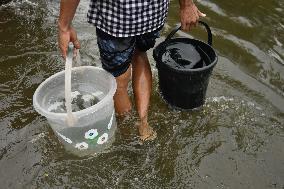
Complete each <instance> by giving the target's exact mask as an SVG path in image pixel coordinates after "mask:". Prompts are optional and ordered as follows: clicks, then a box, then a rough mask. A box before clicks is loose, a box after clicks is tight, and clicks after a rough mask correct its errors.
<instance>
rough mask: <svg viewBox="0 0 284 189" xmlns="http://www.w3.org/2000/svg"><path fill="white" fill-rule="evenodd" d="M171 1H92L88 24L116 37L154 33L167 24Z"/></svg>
mask: <svg viewBox="0 0 284 189" xmlns="http://www.w3.org/2000/svg"><path fill="white" fill-rule="evenodd" d="M168 6H169V0H91V2H90V7H89V11H88V22H89V23H92V24H94V25H95V26H96V27H97V28H99V29H101V30H103V31H104V32H106V33H108V34H110V35H112V36H115V37H129V36H136V35H140V34H144V33H148V32H151V31H154V30H156V29H158V28H159V27H161V26H162V25H163V24H164V23H165V19H166V16H167V12H168Z"/></svg>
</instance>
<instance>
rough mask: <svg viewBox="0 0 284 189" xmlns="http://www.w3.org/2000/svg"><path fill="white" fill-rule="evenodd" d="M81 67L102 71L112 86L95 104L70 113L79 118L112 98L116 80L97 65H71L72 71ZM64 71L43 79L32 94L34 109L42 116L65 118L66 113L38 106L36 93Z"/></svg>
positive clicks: (94, 110) (97, 108)
mask: <svg viewBox="0 0 284 189" xmlns="http://www.w3.org/2000/svg"><path fill="white" fill-rule="evenodd" d="M81 69H93V70H100V71H103V72H104V73H105V74H106V75H107V77H108V78H109V79H110V82H111V83H110V85H111V86H113V87H111V88H110V90H109V92H108V93H107V94H106V96H105V97H104V98H103V99H102V100H100V101H99V102H98V103H97V104H95V105H93V106H90V107H88V108H86V109H83V110H80V111H76V112H72V114H73V115H74V116H75V117H77V118H80V117H82V116H85V115H88V114H90V113H93V112H96V111H97V110H99V109H100V108H102V107H103V106H104V105H106V104H107V103H106V101H107V100H108V99H112V98H113V96H114V93H115V91H116V87H117V84H116V80H115V78H114V76H112V75H111V74H110V73H108V72H107V71H105V70H104V69H102V68H99V67H95V66H79V67H73V68H72V71H78V70H81ZM64 73H65V70H63V71H60V72H58V73H56V74H54V75H52V76H50V77H48V78H47V79H46V80H44V81H43V82H42V83H41V84H40V85H39V86H38V87H37V89H36V90H35V92H34V95H33V106H34V108H35V110H36V111H37V112H38V113H39V114H41V115H42V116H44V117H46V118H47V119H52V120H54V119H60V120H65V118H66V116H67V113H55V112H49V111H48V110H45V109H44V108H43V107H41V106H40V103H39V102H38V101H37V94H39V91H40V90H41V88H42V87H43V86H44V85H46V84H47V83H48V82H50V81H51V80H52V79H54V78H56V77H58V76H59V75H62V74H64Z"/></svg>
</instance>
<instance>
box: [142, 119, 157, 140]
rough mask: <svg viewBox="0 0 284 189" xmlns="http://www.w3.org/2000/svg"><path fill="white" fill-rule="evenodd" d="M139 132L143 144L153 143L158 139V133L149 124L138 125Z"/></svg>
mask: <svg viewBox="0 0 284 189" xmlns="http://www.w3.org/2000/svg"><path fill="white" fill-rule="evenodd" d="M138 131H139V135H140V140H141V142H146V141H153V140H155V139H156V137H157V132H156V131H154V130H153V128H152V127H150V126H149V125H148V123H143V122H141V123H140V125H138Z"/></svg>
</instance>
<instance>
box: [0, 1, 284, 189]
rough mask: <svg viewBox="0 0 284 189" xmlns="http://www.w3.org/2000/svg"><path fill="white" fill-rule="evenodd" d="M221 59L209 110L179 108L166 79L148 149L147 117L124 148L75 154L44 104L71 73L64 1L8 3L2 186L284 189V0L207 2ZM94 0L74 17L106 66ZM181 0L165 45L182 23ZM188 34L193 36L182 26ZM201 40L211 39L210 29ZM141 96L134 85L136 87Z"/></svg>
mask: <svg viewBox="0 0 284 189" xmlns="http://www.w3.org/2000/svg"><path fill="white" fill-rule="evenodd" d="M196 4H197V5H198V6H199V8H200V9H201V10H202V11H203V12H205V13H206V14H207V18H206V19H204V21H206V22H207V23H208V24H209V25H210V26H211V27H212V31H213V34H214V38H213V39H214V42H213V47H214V48H215V50H216V52H217V53H218V55H219V61H218V63H217V66H216V67H215V69H214V71H213V75H212V77H211V80H210V83H209V87H208V92H207V100H206V104H205V105H204V107H203V108H202V109H200V110H197V111H192V112H181V111H175V110H172V109H170V108H169V107H168V106H167V104H166V103H165V102H164V101H163V100H162V99H161V97H160V95H159V90H158V79H157V70H156V67H155V62H154V60H153V58H152V52H149V57H150V60H151V64H152V70H153V74H154V79H155V81H154V87H153V94H152V101H151V109H150V124H151V125H152V126H153V127H154V129H155V130H157V133H158V138H157V139H156V140H155V141H154V142H151V143H148V144H146V145H140V144H139V142H138V140H137V137H136V136H137V131H136V128H135V127H134V124H135V122H136V121H137V117H136V116H133V117H132V118H129V119H126V120H120V121H119V129H118V131H117V134H116V140H115V142H114V144H113V145H112V146H111V147H110V148H109V149H108V150H106V151H105V152H104V153H102V154H99V155H98V156H96V157H89V158H78V157H75V156H72V155H71V154H68V153H66V151H65V150H64V149H63V146H62V145H61V144H60V143H59V141H58V140H57V138H56V136H55V134H54V133H53V131H52V130H51V128H50V126H49V125H48V123H47V121H46V119H45V118H44V117H41V116H40V115H39V114H37V113H36V112H35V110H34V109H33V107H32V95H33V93H34V91H35V89H36V88H37V86H38V85H39V84H40V83H41V82H43V81H44V80H45V79H46V78H48V77H49V76H51V75H52V74H54V73H56V72H59V71H61V70H62V69H63V68H64V63H63V60H62V59H61V57H60V55H59V52H58V48H57V41H56V40H57V39H56V35H57V31H56V19H57V15H58V7H59V1H57V0H56V1H51V0H40V1H36V0H15V1H12V2H11V3H8V4H5V5H1V6H0V175H1V178H0V183H1V188H57V187H62V186H63V187H65V188H89V187H94V188H279V189H280V188H281V189H283V188H284V148H283V145H284V127H283V126H284V125H283V124H284V55H283V54H284V46H283V45H284V32H283V30H284V10H283V9H284V4H283V1H281V0H266V1H264V0H258V1H256V0H252V1H244V0H241V1H225V0H210V1H207V0H206V1H205V0H198V1H196ZM87 8H88V1H81V4H80V7H79V9H78V14H77V15H76V19H75V22H74V26H75V28H77V29H78V34H79V38H80V40H81V43H82V50H81V58H82V62H83V63H84V64H86V65H90V64H93V65H97V66H100V61H99V54H98V49H97V46H96V35H95V30H94V28H93V27H92V26H90V25H88V24H87V23H86V11H87ZM177 15H178V3H177V2H176V1H172V2H171V5H170V13H169V17H168V21H167V24H166V25H165V27H164V30H163V33H162V37H161V38H160V39H159V41H158V42H161V41H162V40H164V37H165V36H166V35H167V34H168V33H169V31H170V30H171V28H173V27H174V26H175V24H177V23H178V16H177ZM179 35H182V36H186V37H190V36H189V34H186V33H183V32H179ZM190 35H191V36H193V37H195V38H199V39H202V40H206V39H205V33H204V31H203V30H202V28H201V27H200V28H197V29H194V30H193V31H192V32H190ZM130 93H131V91H130Z"/></svg>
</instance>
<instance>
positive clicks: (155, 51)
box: [153, 37, 218, 73]
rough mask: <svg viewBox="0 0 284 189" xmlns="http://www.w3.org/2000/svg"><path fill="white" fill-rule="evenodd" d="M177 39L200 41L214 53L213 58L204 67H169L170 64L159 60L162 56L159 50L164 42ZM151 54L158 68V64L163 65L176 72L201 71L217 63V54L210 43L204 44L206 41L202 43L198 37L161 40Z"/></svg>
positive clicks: (177, 38)
mask: <svg viewBox="0 0 284 189" xmlns="http://www.w3.org/2000/svg"><path fill="white" fill-rule="evenodd" d="M177 40H178V41H179V40H183V41H184V40H186V41H188V40H192V41H194V42H195V43H196V42H197V43H201V44H202V45H206V47H208V48H209V49H210V51H212V52H213V53H214V55H215V58H214V60H213V61H212V62H211V63H210V64H209V65H206V66H204V67H202V68H195V69H180V68H179V69H175V68H174V67H170V66H169V65H167V64H162V62H161V61H159V59H160V60H161V56H162V54H161V51H162V50H163V49H162V48H165V47H164V45H165V44H169V43H172V42H176V41H177ZM158 49H160V50H158ZM161 49H162V50H161ZM153 55H154V59H155V61H156V66H157V67H158V69H159V66H164V67H167V68H169V69H171V70H173V71H175V72H178V73H188V72H201V71H204V70H207V69H210V68H211V67H214V66H215V65H216V64H217V62H218V56H217V54H216V52H215V50H214V49H213V48H212V47H211V46H210V45H208V44H206V43H204V42H203V41H201V40H198V39H191V38H185V37H176V38H173V39H168V40H167V41H163V42H161V43H160V44H159V45H158V46H157V47H156V48H155V49H154V51H153Z"/></svg>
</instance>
